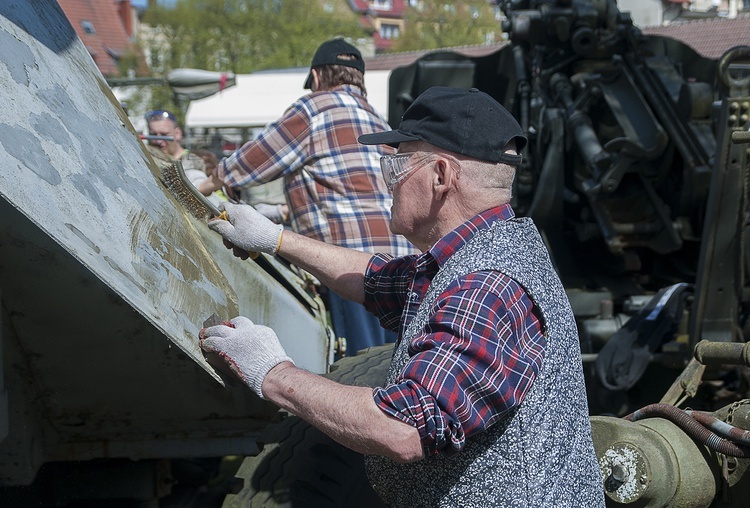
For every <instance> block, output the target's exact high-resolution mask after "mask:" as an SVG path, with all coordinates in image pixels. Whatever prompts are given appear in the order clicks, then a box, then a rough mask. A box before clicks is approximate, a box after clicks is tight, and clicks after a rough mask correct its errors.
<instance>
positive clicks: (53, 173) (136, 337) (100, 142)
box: [0, 0, 334, 507]
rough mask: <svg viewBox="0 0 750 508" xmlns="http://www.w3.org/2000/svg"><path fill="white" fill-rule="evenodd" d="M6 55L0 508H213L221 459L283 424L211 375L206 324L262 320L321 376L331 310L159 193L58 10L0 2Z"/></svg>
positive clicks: (301, 280) (0, 81) (0, 91)
mask: <svg viewBox="0 0 750 508" xmlns="http://www.w3.org/2000/svg"><path fill="white" fill-rule="evenodd" d="M0 55H1V57H0V96H1V97H2V99H1V100H0V112H1V113H2V114H1V115H0V116H2V119H0V167H2V170H1V171H0V303H1V306H0V308H1V309H2V312H1V313H0V325H1V326H0V506H7V507H10V506H67V505H71V506H72V505H75V506H114V505H125V506H136V505H137V506H158V505H159V503H160V502H161V505H162V506H210V504H206V503H207V502H208V501H207V499H206V496H205V495H203V497H201V496H202V491H201V490H200V489H201V488H202V489H203V494H205V490H206V484H207V480H208V479H210V478H211V477H213V476H215V473H216V469H217V468H218V467H219V466H221V462H220V460H219V458H220V457H223V456H228V455H239V456H243V455H253V454H254V453H257V444H256V436H257V434H258V432H259V431H260V430H261V429H263V428H265V427H266V426H267V425H268V424H269V423H271V422H273V421H276V420H278V419H279V415H278V412H277V408H275V407H274V406H272V405H271V404H268V403H266V402H264V401H262V400H260V399H259V398H258V397H257V396H255V395H254V394H252V393H251V392H250V390H249V389H247V388H246V387H245V386H244V385H243V384H242V383H240V382H238V381H237V380H236V379H234V378H232V377H229V376H224V375H223V374H222V373H221V372H220V371H217V370H215V369H214V368H213V367H212V366H211V365H210V364H209V363H208V362H207V360H206V358H205V357H204V355H203V354H202V352H201V350H200V348H199V347H198V338H197V336H198V332H199V330H200V329H201V328H202V323H203V322H204V321H205V320H207V319H208V318H210V317H212V316H214V315H215V316H217V317H218V318H219V319H230V318H232V317H234V316H236V315H240V314H242V315H246V316H248V317H250V318H251V319H253V320H255V321H257V322H262V323H267V324H269V325H270V326H273V328H274V329H275V330H276V331H277V332H278V335H279V337H280V339H281V341H282V343H284V345H285V347H286V348H287V350H288V351H289V354H290V356H292V357H293V358H294V359H295V361H296V362H297V363H298V364H300V365H302V366H304V367H305V368H307V369H309V370H311V371H313V372H318V373H325V372H327V371H328V369H329V365H330V363H331V361H332V359H333V355H334V343H333V340H332V339H331V333H330V328H329V326H328V322H327V319H326V314H325V308H324V306H323V304H322V302H321V300H320V298H319V297H318V296H317V295H316V294H315V292H314V291H311V283H310V281H309V279H308V278H307V277H306V276H305V275H304V274H303V273H301V272H299V271H298V270H296V269H295V268H294V267H291V266H288V265H285V264H282V263H281V262H279V261H278V260H276V259H274V258H272V257H268V256H261V257H260V258H258V259H257V260H255V261H246V262H244V261H240V260H238V259H237V258H234V257H233V256H232V254H231V252H230V251H228V250H227V249H226V248H225V247H224V246H223V244H222V241H221V238H220V237H217V235H216V234H214V233H212V232H211V231H209V230H208V229H207V227H206V224H205V221H201V220H198V219H196V218H194V217H193V216H192V215H191V214H190V213H188V211H187V210H186V209H185V207H184V206H183V203H182V202H181V201H180V200H179V199H177V198H176V197H175V195H174V194H173V193H172V192H170V191H169V190H168V189H167V188H166V187H165V185H164V184H163V180H162V173H161V170H160V169H159V167H158V166H157V165H156V164H155V162H154V160H153V158H152V157H151V156H150V155H149V154H148V153H147V151H146V150H145V148H144V145H143V143H142V141H141V140H139V139H138V136H137V135H136V133H135V132H134V130H133V128H132V126H131V124H130V122H129V121H128V119H127V117H126V115H125V113H124V112H123V110H122V109H121V108H120V106H119V104H118V103H117V101H116V100H115V99H114V97H113V95H112V93H111V91H110V89H109V87H108V86H107V84H106V82H105V81H104V78H103V77H102V76H101V74H100V73H99V71H98V70H97V68H96V66H95V64H94V62H93V60H92V58H91V56H90V55H89V53H88V51H87V49H86V48H85V47H84V45H83V44H82V42H81V41H80V40H79V39H78V37H77V36H76V33H75V31H74V30H73V28H72V27H71V25H70V23H69V22H68V21H67V19H66V17H65V15H64V13H63V12H62V10H61V9H60V7H59V6H58V5H57V3H56V2H55V1H54V0H47V1H27V0H8V1H3V2H0ZM201 499H202V500H203V502H201Z"/></svg>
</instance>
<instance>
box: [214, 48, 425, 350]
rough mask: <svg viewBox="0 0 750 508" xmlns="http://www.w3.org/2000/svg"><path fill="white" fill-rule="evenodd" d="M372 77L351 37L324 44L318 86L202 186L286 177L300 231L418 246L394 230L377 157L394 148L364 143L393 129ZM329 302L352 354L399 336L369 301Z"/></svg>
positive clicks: (387, 247)
mask: <svg viewBox="0 0 750 508" xmlns="http://www.w3.org/2000/svg"><path fill="white" fill-rule="evenodd" d="M364 73H365V62H364V60H363V59H362V55H361V53H360V52H359V50H358V49H357V48H355V47H354V46H352V45H351V44H349V43H348V42H346V41H345V40H344V39H342V38H335V39H331V40H329V41H326V42H324V43H323V44H321V45H320V47H318V49H317V51H316V52H315V55H314V57H313V59H312V63H311V65H310V71H309V73H308V75H307V79H306V80H305V84H304V86H305V88H308V89H310V90H311V91H312V92H311V93H309V94H307V95H304V96H303V97H301V98H300V99H298V100H297V101H296V102H294V103H293V104H292V105H291V106H290V107H289V108H288V109H287V111H286V112H285V113H284V115H283V116H282V117H281V118H280V119H279V120H277V121H276V122H273V123H272V124H270V125H268V126H267V127H266V128H265V129H264V130H263V132H261V133H260V134H259V136H258V137H257V138H256V139H254V140H252V141H249V142H248V143H246V144H245V145H243V146H242V147H241V148H240V149H239V150H237V151H236V152H235V153H233V154H232V155H230V156H229V157H227V158H226V159H224V160H222V161H221V162H220V163H219V165H218V166H217V171H216V174H215V175H214V177H213V178H212V179H211V182H212V184H211V187H210V188H206V187H202V188H201V190H202V191H204V193H205V192H207V191H209V190H211V191H213V190H216V189H218V188H221V187H222V186H224V187H225V188H226V189H227V191H228V194H230V193H231V192H232V191H233V190H236V189H242V188H245V187H256V186H258V185H260V184H264V183H268V182H272V181H275V180H278V179H283V182H284V193H285V195H286V202H287V205H288V217H285V218H284V219H285V220H286V221H288V223H289V224H290V227H291V229H292V230H293V231H295V232H297V233H300V234H302V235H305V236H308V237H310V238H314V239H316V240H320V241H322V242H326V243H330V244H332V245H338V246H341V247H348V248H351V249H357V250H359V251H363V252H368V253H370V254H374V253H377V252H386V253H389V254H392V255H394V256H403V255H406V254H410V253H414V252H417V249H416V248H415V247H414V246H413V245H411V244H410V243H409V242H408V241H407V240H406V239H405V238H404V237H402V236H399V235H394V234H393V233H391V232H390V230H389V228H388V222H389V220H390V208H391V203H392V196H391V193H390V192H389V190H388V189H387V187H386V185H385V183H384V182H383V181H382V180H381V179H380V177H379V175H380V166H379V160H380V156H381V155H384V154H388V153H392V152H393V149H392V148H390V147H387V146H380V147H378V146H366V145H362V144H359V143H358V142H357V138H358V137H359V136H361V135H364V134H370V133H374V132H382V131H385V130H387V129H388V124H387V122H386V121H385V119H383V118H382V116H380V114H379V113H378V112H376V111H375V110H374V109H373V107H372V106H371V105H370V103H369V102H368V101H367V98H366V97H367V90H366V88H365V81H364ZM262 212H263V213H264V214H265V215H266V216H268V215H267V213H265V211H262ZM276 222H281V221H279V220H276ZM325 303H326V306H327V308H328V310H329V311H330V313H331V320H332V321H333V329H334V332H335V333H336V335H337V336H338V337H345V338H346V343H347V354H349V355H353V354H355V353H356V352H357V351H358V350H360V349H365V348H368V347H371V346H377V345H382V344H384V343H386V342H393V341H395V340H396V335H395V334H394V333H392V332H390V331H388V330H386V329H384V328H383V327H382V326H380V323H379V322H378V320H377V318H376V317H375V316H373V315H371V314H369V313H367V312H365V311H364V310H363V309H362V306H361V305H357V304H353V303H351V302H349V301H348V300H346V299H345V298H342V297H341V296H339V295H338V294H336V293H335V292H331V291H328V294H327V295H326V298H325Z"/></svg>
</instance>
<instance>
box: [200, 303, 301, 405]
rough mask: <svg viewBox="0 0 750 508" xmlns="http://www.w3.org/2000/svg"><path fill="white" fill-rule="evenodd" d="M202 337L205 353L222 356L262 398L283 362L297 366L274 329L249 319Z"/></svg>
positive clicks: (216, 328)
mask: <svg viewBox="0 0 750 508" xmlns="http://www.w3.org/2000/svg"><path fill="white" fill-rule="evenodd" d="M199 338H200V346H201V348H202V349H203V350H204V351H208V352H212V353H217V354H218V355H219V356H221V357H222V358H223V359H224V361H225V362H227V364H229V367H230V368H231V369H232V371H233V372H234V373H235V374H237V375H238V376H239V377H240V378H241V379H242V380H243V381H244V382H245V383H246V384H247V385H248V386H249V387H250V388H252V389H253V391H254V392H255V393H257V394H258V396H259V397H260V398H264V397H263V391H262V389H261V388H262V387H263V380H264V379H265V378H266V375H267V374H268V372H269V371H270V370H271V369H272V368H274V367H275V366H277V365H278V364H280V363H281V362H292V363H294V362H293V361H292V359H291V358H289V356H287V354H286V351H284V348H283V347H282V346H281V343H280V342H279V339H278V337H276V333H275V332H274V331H273V330H271V329H270V328H268V327H267V326H262V325H256V324H254V323H253V322H252V321H250V320H249V319H247V318H246V317H242V316H238V317H236V318H234V319H232V320H231V321H229V323H225V324H220V325H216V326H210V327H208V328H204V329H202V330H201V331H200V335H199Z"/></svg>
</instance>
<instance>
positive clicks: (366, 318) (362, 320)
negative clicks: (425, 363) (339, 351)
mask: <svg viewBox="0 0 750 508" xmlns="http://www.w3.org/2000/svg"><path fill="white" fill-rule="evenodd" d="M327 296H328V302H327V304H328V310H329V311H330V312H331V321H333V331H334V332H335V334H336V337H345V338H346V356H354V355H355V354H356V353H357V351H359V350H360V349H367V348H368V347H373V346H382V345H383V344H385V343H387V342H396V338H397V337H398V336H397V334H396V332H392V331H390V330H386V329H385V328H383V327H382V326H380V322H379V321H378V318H377V317H375V316H374V315H373V314H370V313H369V312H367V311H366V310H365V308H364V307H363V306H362V305H361V304H359V303H354V302H350V301H349V300H347V299H345V298H342V297H340V296H339V295H337V294H336V293H334V292H333V291H331V290H330V289H329V290H328V295H327Z"/></svg>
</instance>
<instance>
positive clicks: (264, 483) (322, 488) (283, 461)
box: [223, 345, 393, 508]
mask: <svg viewBox="0 0 750 508" xmlns="http://www.w3.org/2000/svg"><path fill="white" fill-rule="evenodd" d="M392 352H393V345H386V346H380V347H375V348H369V349H366V350H363V351H360V352H359V353H357V355H355V356H352V357H347V358H343V359H341V360H339V361H338V362H336V363H335V364H334V365H332V366H331V373H330V374H327V375H326V377H328V378H330V379H333V380H334V381H337V382H340V383H343V384H347V385H355V386H382V384H383V382H384V381H385V377H386V373H387V371H388V365H389V363H390V359H391V354H392ZM258 446H259V447H261V452H260V453H259V454H258V455H256V456H254V457H247V458H245V459H244V461H243V462H242V465H241V466H240V468H239V470H238V471H237V474H236V476H237V478H238V479H240V480H241V481H242V483H243V486H242V489H241V490H240V492H239V493H237V494H233V495H232V494H230V495H228V496H227V498H226V500H225V501H224V505H223V506H224V507H225V508H249V507H260V506H264V507H294V508H299V507H315V508H327V507H355V506H356V507H364V508H379V507H383V506H385V505H384V504H383V502H382V501H381V500H380V498H379V497H378V495H377V494H375V492H374V491H373V490H372V488H371V487H370V484H369V482H368V481H367V477H366V475H365V469H364V460H363V456H362V455H361V454H359V453H357V452H354V451H352V450H350V449H348V448H346V447H344V446H341V445H340V444H338V443H336V442H335V441H333V440H332V439H331V438H329V437H328V436H326V435H325V434H323V433H322V432H320V431H319V430H318V429H316V428H315V427H313V426H311V425H310V424H308V423H307V422H305V421H304V420H301V419H300V418H297V417H296V416H289V417H287V418H285V419H284V420H283V421H282V422H281V423H278V424H274V425H270V426H268V427H267V428H266V429H264V430H263V432H261V435H260V436H259V438H258Z"/></svg>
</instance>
